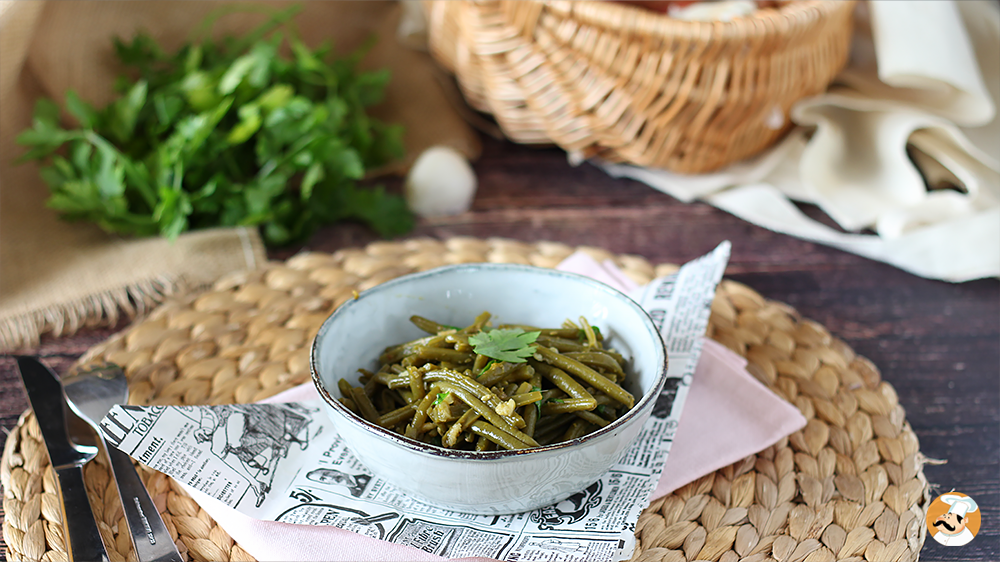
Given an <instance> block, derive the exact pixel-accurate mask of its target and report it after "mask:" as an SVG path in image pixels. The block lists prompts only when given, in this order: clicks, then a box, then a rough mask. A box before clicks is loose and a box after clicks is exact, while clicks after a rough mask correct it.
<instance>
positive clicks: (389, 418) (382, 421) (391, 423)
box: [378, 404, 416, 428]
mask: <svg viewBox="0 0 1000 562" xmlns="http://www.w3.org/2000/svg"><path fill="white" fill-rule="evenodd" d="M415 412H416V411H415V410H414V409H413V406H412V405H410V404H407V405H406V406H401V407H399V408H396V409H395V410H393V411H391V412H389V413H388V414H382V415H381V416H379V418H378V424H379V425H381V426H382V427H388V428H393V427H396V426H397V425H399V424H401V423H403V422H406V421H409V420H410V418H412V417H413V414H414V413H415Z"/></svg>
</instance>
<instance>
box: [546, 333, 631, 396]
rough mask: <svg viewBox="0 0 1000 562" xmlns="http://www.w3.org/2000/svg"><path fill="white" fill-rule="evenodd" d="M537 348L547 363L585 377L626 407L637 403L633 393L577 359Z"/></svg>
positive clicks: (584, 378) (576, 375)
mask: <svg viewBox="0 0 1000 562" xmlns="http://www.w3.org/2000/svg"><path fill="white" fill-rule="evenodd" d="M535 349H536V350H537V352H538V354H539V355H541V357H542V360H543V361H545V362H546V363H548V364H550V365H553V366H555V367H559V368H560V369H562V370H564V371H566V372H567V373H569V374H571V375H573V376H575V377H577V378H580V379H583V380H584V381H586V382H587V383H589V384H591V385H592V386H593V387H594V388H597V389H599V390H600V391H601V392H603V393H605V394H607V395H608V396H610V397H612V398H614V399H615V400H617V401H618V402H619V403H621V404H623V405H624V406H625V407H626V408H628V409H631V408H632V406H634V405H635V397H634V396H632V394H631V393H629V392H628V391H626V390H625V389H624V388H622V387H620V386H618V385H617V384H615V383H614V382H612V381H611V380H609V379H608V378H607V377H605V376H604V375H602V374H600V373H598V372H597V371H595V370H593V369H591V368H590V367H588V366H586V365H584V364H583V363H580V362H579V361H577V360H576V359H573V358H571V357H566V356H565V355H561V354H559V353H555V352H554V351H552V350H550V349H548V348H547V347H542V346H540V345H535Z"/></svg>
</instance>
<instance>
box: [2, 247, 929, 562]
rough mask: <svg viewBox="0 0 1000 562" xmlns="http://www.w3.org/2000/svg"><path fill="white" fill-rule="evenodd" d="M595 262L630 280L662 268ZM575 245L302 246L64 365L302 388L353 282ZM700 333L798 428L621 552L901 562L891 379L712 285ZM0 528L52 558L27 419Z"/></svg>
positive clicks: (111, 540) (162, 393) (675, 500)
mask: <svg viewBox="0 0 1000 562" xmlns="http://www.w3.org/2000/svg"><path fill="white" fill-rule="evenodd" d="M580 249H582V250H584V251H587V252H589V253H590V254H592V255H593V256H594V257H595V258H597V259H598V260H604V259H612V260H614V262H615V263H616V264H617V265H618V267H620V268H622V269H623V270H624V271H625V273H626V274H627V275H628V276H629V277H631V278H632V279H633V280H635V281H636V282H638V283H646V282H648V281H650V280H651V279H653V278H654V277H655V276H659V275H664V274H666V273H668V272H670V271H673V270H675V269H676V266H672V265H658V266H655V267H654V266H653V265H651V264H650V263H649V262H648V261H646V260H645V259H643V258H642V257H638V256H627V255H612V254H610V253H608V252H606V251H604V250H601V249H598V248H580ZM574 250H575V248H572V247H570V246H566V245H564V244H558V243H547V242H539V243H535V244H524V243H520V242H514V241H510V240H502V239H490V240H480V239H469V238H452V239H450V240H447V241H438V240H431V239H414V240H409V241H406V242H398V243H376V244H372V245H369V246H367V247H366V248H363V249H362V248H359V249H349V250H341V251H338V252H336V253H334V254H332V255H331V254H320V253H309V254H301V255H298V256H295V257H293V258H291V259H290V260H288V261H287V262H284V263H270V264H268V265H267V267H266V268H264V269H262V270H257V271H254V272H250V273H240V274H234V275H230V276H227V277H225V278H223V279H221V280H220V281H218V282H217V283H216V284H215V286H214V287H213V288H212V289H211V290H207V291H204V292H192V293H186V294H182V295H178V296H176V297H174V298H172V299H170V300H169V301H168V302H167V303H165V304H163V305H161V306H159V307H158V308H157V309H156V310H155V311H154V312H153V313H152V314H150V315H149V317H148V318H147V319H145V320H143V321H141V322H138V323H137V324H135V325H133V326H132V327H131V328H129V329H127V330H125V331H124V332H122V333H120V334H119V335H116V336H114V337H112V338H111V339H110V340H108V341H107V342H105V343H103V344H101V345H99V346H97V347H96V348H94V349H92V350H91V351H90V352H89V353H87V354H86V355H85V356H84V357H83V358H81V360H80V364H86V363H89V362H93V361H98V360H107V361H113V362H116V363H119V364H121V365H123V366H124V367H125V369H126V372H127V374H128V376H129V380H130V389H131V394H130V397H129V401H130V402H131V403H134V404H224V403H234V402H251V401H256V400H260V399H263V398H266V397H268V396H271V395H273V394H275V393H277V392H280V391H283V390H286V389H288V388H291V387H293V386H295V385H298V384H301V383H303V382H306V381H308V380H309V367H308V347H309V344H310V342H311V339H312V337H313V335H314V334H315V333H316V331H317V329H318V328H319V326H320V323H321V322H322V321H323V320H324V319H325V318H326V316H327V315H328V314H329V313H330V312H331V311H332V310H333V309H335V308H336V307H337V306H339V305H340V304H341V303H343V302H345V301H346V300H347V299H349V298H352V295H353V292H354V291H355V290H358V291H361V290H364V289H367V288H369V287H372V286H374V285H377V284H379V283H382V282H384V281H387V280H389V279H392V278H394V277H397V276H400V275H403V274H405V273H409V272H412V271H419V270H424V269H428V268H432V267H437V266H440V265H445V264H451V263H463V262H482V261H490V262H514V263H528V264H533V265H536V266H541V267H554V266H555V265H556V264H558V263H559V262H560V261H562V260H563V259H564V258H565V257H567V256H568V255H569V254H571V253H572V252H573V251H574ZM708 335H709V336H710V337H712V338H714V339H716V340H717V341H719V342H721V343H723V344H724V345H726V346H727V347H729V348H730V349H732V350H734V351H735V352H737V353H739V354H740V355H742V356H745V357H746V358H747V360H748V361H749V366H748V369H749V371H750V372H751V373H753V375H754V376H756V377H757V378H758V379H759V380H760V381H761V382H763V383H764V384H765V385H767V386H768V388H770V389H771V390H773V391H774V392H775V393H777V394H778V395H779V396H781V397H782V398H784V399H786V400H788V401H789V402H791V403H792V404H794V405H795V406H797V407H798V408H799V410H800V411H801V412H802V414H803V415H804V416H805V417H806V419H807V420H808V423H807V425H806V427H805V428H804V429H802V430H801V431H798V432H796V433H794V434H792V435H789V436H788V437H787V438H784V439H782V440H781V441H780V442H778V443H777V444H775V445H773V446H772V447H769V448H768V449H766V450H764V451H762V452H760V453H759V454H756V455H752V456H750V457H748V458H746V459H743V460H742V461H740V462H737V463H736V464H734V465H731V466H728V467H725V468H723V469H721V470H718V471H716V472H714V473H712V474H709V475H708V476H705V477H704V478H701V479H699V480H698V481H696V482H693V483H691V484H689V485H687V486H684V487H683V488H681V489H679V490H677V491H675V492H673V493H672V494H669V495H667V496H665V497H663V498H660V499H659V500H657V501H655V502H653V504H652V505H650V506H649V507H648V508H647V509H646V510H645V511H644V512H643V513H642V515H641V516H640V518H639V522H638V526H637V529H636V536H637V543H638V545H637V548H636V551H635V556H634V559H635V560H643V561H661V560H662V561H668V562H673V561H677V562H680V561H686V560H713V561H723V562H731V561H736V560H744V561H765V560H777V561H779V562H801V561H806V562H829V561H833V560H849V561H856V562H861V561H862V560H868V561H869V562H882V561H885V562H892V561H904V562H910V561H913V560H916V559H917V557H918V553H919V552H920V549H921V547H922V545H923V542H924V539H925V535H926V527H925V525H924V520H923V518H924V508H925V506H926V504H927V502H928V501H929V494H928V485H927V481H926V479H925V478H924V474H923V464H924V462H925V460H926V459H925V458H924V457H923V455H921V453H920V451H919V448H918V443H917V438H916V436H915V435H914V433H913V430H912V429H911V428H910V425H909V424H908V423H907V422H906V419H905V415H904V412H903V409H902V407H901V406H900V405H899V401H898V399H897V396H896V392H895V390H893V388H892V386H891V385H890V384H889V383H887V382H885V381H882V380H881V377H880V375H879V372H878V369H877V368H876V367H875V366H874V365H872V363H871V362H870V361H868V360H867V359H865V358H863V357H859V356H857V355H855V353H854V352H853V351H852V350H851V348H850V347H849V346H847V345H846V344H845V343H844V342H843V341H841V340H839V339H837V338H836V337H835V336H833V335H831V334H830V332H829V331H828V330H827V329H826V328H824V327H823V326H821V325H819V324H818V323H816V322H813V321H810V320H808V319H804V318H801V317H800V316H799V314H798V313H797V312H796V311H795V310H794V309H792V308H791V307H789V306H788V305H785V304H782V303H779V302H774V301H769V300H766V299H764V298H762V297H761V296H760V295H759V294H757V293H756V292H754V291H753V290H752V289H750V288H748V287H746V286H744V285H741V284H739V283H736V282H733V281H730V280H724V281H723V282H722V284H721V285H720V287H719V290H718V292H717V294H716V298H715V301H714V302H713V304H712V315H711V319H710V323H709V328H708ZM142 470H143V479H144V481H145V483H146V486H147V487H148V488H149V490H150V491H151V493H152V495H153V496H154V498H155V501H156V503H157V505H158V507H159V509H160V511H161V513H162V514H163V517H164V519H165V521H166V523H167V526H168V527H169V528H170V529H171V533H172V534H173V536H174V538H175V540H176V542H177V545H178V547H179V548H180V549H181V550H182V552H184V553H185V554H186V556H188V558H189V559H191V560H250V559H252V558H251V557H250V556H249V555H248V553H247V552H246V551H244V550H243V549H242V548H241V547H240V546H239V545H238V544H235V543H234V541H233V540H232V539H231V538H230V537H229V536H228V535H227V534H226V532H225V531H224V530H223V529H221V528H220V527H219V526H218V525H217V524H216V523H215V521H213V520H212V519H211V518H210V517H209V516H208V515H207V514H206V513H205V512H204V511H203V510H201V509H200V508H199V507H198V505H197V504H196V503H195V502H194V501H193V500H192V499H191V498H190V497H189V496H188V495H187V494H186V493H185V492H184V491H183V490H182V489H181V488H180V487H179V486H178V485H176V483H175V482H173V481H172V480H170V479H168V478H167V477H165V476H163V475H162V474H160V473H158V472H154V471H151V470H149V469H146V468H143V469H142ZM85 474H86V482H87V486H88V492H89V494H90V498H91V501H92V506H93V508H94V512H95V513H96V514H97V518H98V520H99V524H100V526H101V530H102V532H103V533H104V539H105V543H106V544H107V545H108V548H109V550H110V551H111V556H112V559H113V560H132V559H134V554H133V553H132V550H131V545H130V543H129V538H128V531H127V526H126V524H125V522H124V521H123V520H122V510H121V506H120V504H119V503H118V496H117V491H116V489H115V487H114V484H113V483H112V482H111V481H110V479H109V475H108V470H107V467H106V461H104V460H103V458H102V457H98V460H97V461H96V462H92V463H90V464H89V465H88V466H87V468H86V473H85ZM0 479H2V483H3V487H4V504H3V506H4V511H5V512H6V519H5V520H4V523H3V536H4V540H5V541H6V543H7V545H8V548H9V553H10V554H11V556H12V557H14V558H23V559H27V560H61V559H65V554H66V550H65V543H64V537H63V530H62V521H61V518H60V517H61V516H60V512H59V506H58V496H57V488H56V483H55V479H54V473H53V471H52V470H51V468H50V467H49V462H48V457H47V455H46V453H45V448H44V446H43V444H42V443H41V437H40V435H39V430H38V427H37V424H36V423H35V420H34V417H33V415H32V414H31V412H30V411H29V412H26V413H25V414H24V415H23V416H22V417H21V419H20V421H19V423H18V426H17V428H16V429H15V430H14V431H13V432H12V433H11V434H10V437H9V438H8V439H7V444H6V447H5V449H4V452H3V457H2V461H0Z"/></svg>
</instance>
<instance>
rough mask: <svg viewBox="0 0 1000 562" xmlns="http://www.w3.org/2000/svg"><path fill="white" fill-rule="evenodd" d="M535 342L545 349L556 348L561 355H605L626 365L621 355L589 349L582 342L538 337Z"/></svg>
mask: <svg viewBox="0 0 1000 562" xmlns="http://www.w3.org/2000/svg"><path fill="white" fill-rule="evenodd" d="M535 341H536V342H537V343H538V344H539V345H544V346H545V347H554V348H556V349H557V350H558V351H559V353H568V352H572V351H580V352H593V353H603V354H604V355H607V356H608V357H611V358H612V359H614V360H615V361H617V362H618V363H619V364H621V365H624V364H625V358H624V357H622V355H621V354H620V353H618V352H615V351H611V350H610V349H603V348H600V347H588V346H586V345H583V344H581V343H580V342H576V341H570V340H564V339H562V338H553V337H546V336H538V339H537V340H535Z"/></svg>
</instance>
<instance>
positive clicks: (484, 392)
mask: <svg viewBox="0 0 1000 562" xmlns="http://www.w3.org/2000/svg"><path fill="white" fill-rule="evenodd" d="M424 379H425V380H427V381H430V382H438V381H448V382H450V383H452V384H454V385H457V386H460V387H462V388H464V389H465V390H466V391H467V392H469V393H470V394H472V395H473V396H476V397H477V398H479V399H480V401H482V402H484V403H485V404H486V406H487V407H488V408H490V409H491V410H493V411H496V410H497V408H498V407H499V406H500V404H501V400H500V397H498V396H497V395H496V394H493V392H492V391H490V389H488V388H486V387H485V386H483V385H482V384H479V382H477V381H474V380H472V379H470V378H469V377H466V376H464V375H462V374H460V373H456V372H454V371H450V370H447V369H439V370H436V371H428V372H427V373H426V374H425V375H424ZM466 403H468V402H466ZM470 405H471V404H470ZM503 418H504V419H505V420H506V421H507V423H509V424H510V425H511V426H513V427H515V428H520V427H524V419H523V418H521V416H519V415H517V414H516V413H514V414H510V415H504V416H503ZM491 421H492V420H491Z"/></svg>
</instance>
